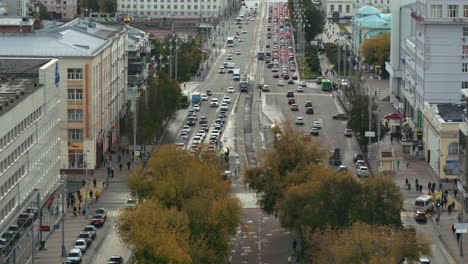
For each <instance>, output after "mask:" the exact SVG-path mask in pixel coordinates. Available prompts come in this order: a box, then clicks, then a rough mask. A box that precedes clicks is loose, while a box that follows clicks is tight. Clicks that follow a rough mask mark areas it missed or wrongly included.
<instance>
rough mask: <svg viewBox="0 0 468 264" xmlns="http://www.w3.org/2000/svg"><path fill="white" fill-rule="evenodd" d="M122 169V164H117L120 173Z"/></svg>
mask: <svg viewBox="0 0 468 264" xmlns="http://www.w3.org/2000/svg"><path fill="white" fill-rule="evenodd" d="M122 167H123V165H122V163H120V164H119V169H120V171H122Z"/></svg>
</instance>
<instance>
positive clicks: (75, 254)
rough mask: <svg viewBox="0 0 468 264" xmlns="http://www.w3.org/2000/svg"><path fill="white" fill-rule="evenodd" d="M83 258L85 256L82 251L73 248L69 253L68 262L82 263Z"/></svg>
mask: <svg viewBox="0 0 468 264" xmlns="http://www.w3.org/2000/svg"><path fill="white" fill-rule="evenodd" d="M82 256H83V254H82V253H81V249H79V248H72V249H70V252H69V253H68V256H67V260H69V261H71V262H72V263H81V258H82Z"/></svg>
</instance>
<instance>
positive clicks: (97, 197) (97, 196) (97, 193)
mask: <svg viewBox="0 0 468 264" xmlns="http://www.w3.org/2000/svg"><path fill="white" fill-rule="evenodd" d="M99 197H101V193H100V192H98V191H96V202H97V201H99Z"/></svg>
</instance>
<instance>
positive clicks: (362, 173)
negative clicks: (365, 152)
mask: <svg viewBox="0 0 468 264" xmlns="http://www.w3.org/2000/svg"><path fill="white" fill-rule="evenodd" d="M368 173H369V168H367V166H359V168H358V169H357V175H358V176H359V177H365V176H367V174H368Z"/></svg>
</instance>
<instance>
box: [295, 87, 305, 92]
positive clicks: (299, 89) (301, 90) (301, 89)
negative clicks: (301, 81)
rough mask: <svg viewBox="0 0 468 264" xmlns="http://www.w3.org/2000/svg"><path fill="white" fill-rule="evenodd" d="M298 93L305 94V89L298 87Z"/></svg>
mask: <svg viewBox="0 0 468 264" xmlns="http://www.w3.org/2000/svg"><path fill="white" fill-rule="evenodd" d="M296 91H297V92H298V93H303V92H304V87H302V86H298V87H297V88H296Z"/></svg>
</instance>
